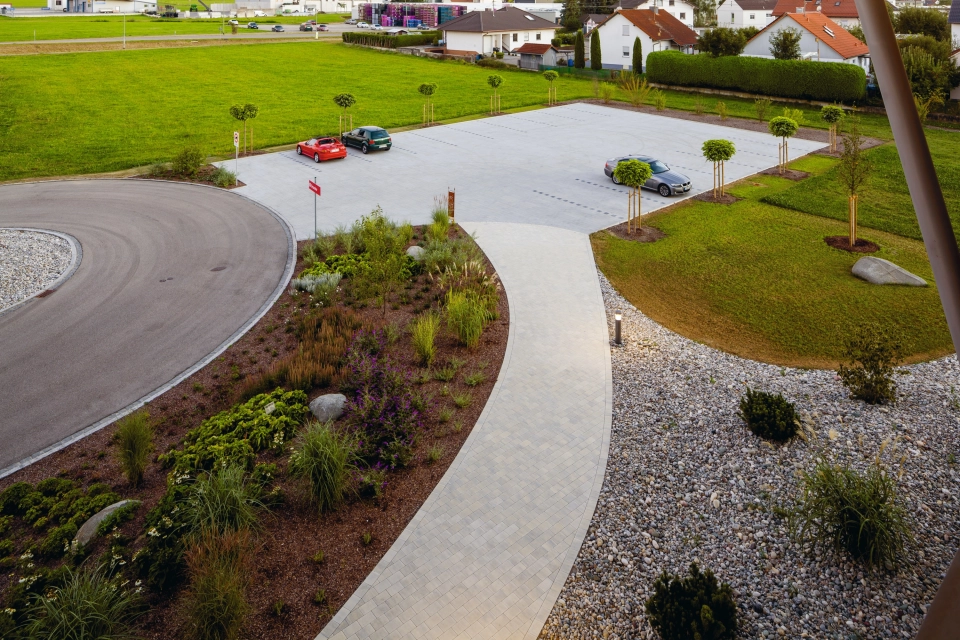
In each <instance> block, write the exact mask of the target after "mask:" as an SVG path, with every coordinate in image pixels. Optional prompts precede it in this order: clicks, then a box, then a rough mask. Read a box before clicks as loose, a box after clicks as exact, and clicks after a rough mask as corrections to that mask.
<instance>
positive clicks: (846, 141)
mask: <svg viewBox="0 0 960 640" xmlns="http://www.w3.org/2000/svg"><path fill="white" fill-rule="evenodd" d="M862 145H863V136H862V135H861V133H860V119H859V118H851V119H850V127H849V131H848V132H847V133H845V134H844V135H843V152H842V153H841V154H840V164H839V165H837V177H838V178H840V182H841V183H842V184H843V187H844V189H846V191H847V207H848V210H849V215H850V248H851V249H852V248H853V247H854V246H856V244H857V200H858V198H859V194H860V190H861V188H862V187H863V185H864V183H865V182H866V181H867V176H868V175H869V174H870V159H869V158H867V156H866V155H864V153H863V149H862V148H861V147H862Z"/></svg>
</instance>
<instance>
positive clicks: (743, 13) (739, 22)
mask: <svg viewBox="0 0 960 640" xmlns="http://www.w3.org/2000/svg"><path fill="white" fill-rule="evenodd" d="M771 22H773V10H772V9H771V10H769V11H764V10H763V9H756V10H751V11H747V10H746V9H743V8H742V7H741V6H740V5H739V4H737V3H736V2H735V0H726V1H725V2H724V3H723V4H721V5H720V6H718V7H717V26H718V27H728V28H730V29H743V28H744V27H756V28H757V29H763V28H764V27H766V26H767V25H768V24H770V23H771Z"/></svg>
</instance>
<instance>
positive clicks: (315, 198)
mask: <svg viewBox="0 0 960 640" xmlns="http://www.w3.org/2000/svg"><path fill="white" fill-rule="evenodd" d="M313 184H318V183H317V176H313ZM313 241H314V242H316V241H317V194H316V193H314V194H313Z"/></svg>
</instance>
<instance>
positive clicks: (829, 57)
mask: <svg viewBox="0 0 960 640" xmlns="http://www.w3.org/2000/svg"><path fill="white" fill-rule="evenodd" d="M789 27H792V28H794V29H796V30H798V31H799V32H800V33H801V34H802V35H801V37H800V55H801V56H804V57H805V59H807V60H819V61H820V62H847V63H850V64H859V65H860V66H861V67H864V69H865V70H866V69H867V68H868V67H869V66H870V62H869V60H868V59H867V58H863V59H858V58H850V59H848V60H845V59H843V58H841V57H840V54H839V53H837V52H836V51H834V50H833V49H831V48H830V47H829V46H827V44H826V42H824V41H825V40H827V39H828V38H829V37H830V36H828V35H827V34H826V33H824V34H823V36H824V37H823V38H820V42H819V45H818V43H817V38H816V37H815V36H814V35H813V34H812V33H810V32H809V31H807V30H806V29H804V28H803V27H801V26H800V25H799V24H797V22H796V21H795V20H793V19H792V18H790V17H785V18H783V19H782V20H780V21H779V22H777V24H776V25H774V26H772V27H770V28H769V29H767V30H766V31H764V32H763V33H759V34H757V35H756V37H754V38H753V39H752V40H750V42H748V43H747V46H746V47H744V49H743V55H745V56H752V57H755V58H772V57H773V55H772V54H771V53H770V37H771V36H773V35H774V34H776V33H779V32H780V31H781V30H782V29H786V28H789ZM818 49H819V56H818V53H817V52H818Z"/></svg>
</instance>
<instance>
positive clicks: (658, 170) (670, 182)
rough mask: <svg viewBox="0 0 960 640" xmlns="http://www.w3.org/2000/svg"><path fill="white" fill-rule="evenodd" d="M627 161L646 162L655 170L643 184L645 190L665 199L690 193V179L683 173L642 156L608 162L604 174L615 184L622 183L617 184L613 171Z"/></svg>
mask: <svg viewBox="0 0 960 640" xmlns="http://www.w3.org/2000/svg"><path fill="white" fill-rule="evenodd" d="M626 160H639V161H640V162H646V163H647V164H648V165H650V169H652V170H653V175H652V176H650V179H649V180H647V181H646V182H645V183H644V184H643V188H644V189H650V190H651V191H656V192H657V193H659V194H660V195H662V196H663V197H665V198H666V197H669V196H672V195H677V194H682V193H686V192H688V191H690V178H688V177H687V176H685V175H683V174H682V173H677V172H676V171H673V170H671V169H670V167H668V166H667V165H666V164H665V163H663V162H660V161H659V160H657V159H656V158H652V157H650V156H641V155H633V156H622V157H620V158H613V159H611V160H607V164H606V165H605V166H604V167H603V172H604V173H605V174H607V177H608V178H610V179H611V180H613V183H614V184H620V183H619V182H617V178H616V177H615V176H614V175H613V170H614V169H616V168H617V165H618V164H620V163H621V162H624V161H626Z"/></svg>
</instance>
